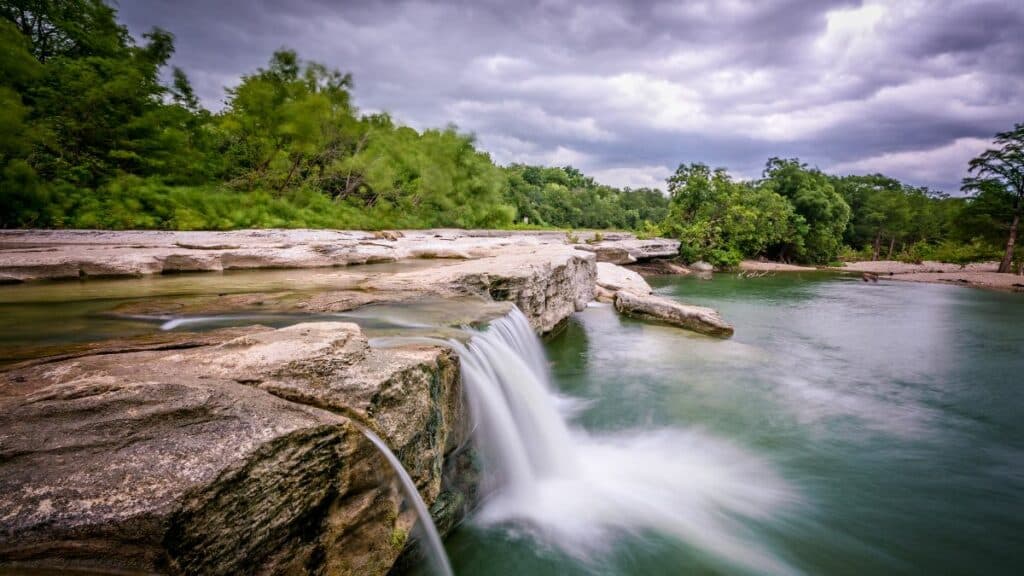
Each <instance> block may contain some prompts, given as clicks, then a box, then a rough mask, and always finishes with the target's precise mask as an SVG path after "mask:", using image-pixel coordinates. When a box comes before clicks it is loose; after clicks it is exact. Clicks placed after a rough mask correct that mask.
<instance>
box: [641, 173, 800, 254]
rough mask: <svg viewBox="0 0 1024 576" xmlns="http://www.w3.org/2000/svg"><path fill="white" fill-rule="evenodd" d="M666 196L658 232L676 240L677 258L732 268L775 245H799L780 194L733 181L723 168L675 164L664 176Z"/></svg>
mask: <svg viewBox="0 0 1024 576" xmlns="http://www.w3.org/2000/svg"><path fill="white" fill-rule="evenodd" d="M667 182H668V191H669V194H670V197H671V200H670V204H669V210H668V216H667V217H666V219H665V221H664V222H663V223H662V225H661V230H662V231H663V232H664V233H666V234H669V235H671V236H673V237H675V238H678V239H679V240H680V242H681V245H680V256H681V257H682V258H683V259H684V260H686V261H688V262H693V261H697V260H706V261H708V262H710V263H712V264H715V265H717V266H733V265H735V264H738V263H739V261H740V260H741V259H743V258H744V257H752V256H758V255H761V254H762V253H763V252H764V251H765V250H766V249H768V247H770V246H772V245H777V244H781V243H788V242H792V243H795V244H799V238H798V237H797V231H798V228H797V224H798V223H799V222H800V218H799V217H798V216H797V215H796V214H795V213H794V211H793V207H792V205H791V204H790V203H789V202H788V201H787V200H786V199H785V198H783V197H782V196H780V195H778V194H776V193H775V192H773V191H771V190H768V189H766V188H759V187H755V186H752V185H750V184H748V183H745V182H734V181H733V180H732V178H730V177H729V175H728V173H726V171H725V169H722V168H718V169H716V170H712V169H710V168H709V167H708V166H707V165H705V164H700V163H694V164H681V165H680V166H679V167H678V168H677V169H676V171H675V173H674V174H672V176H670V177H669V178H668V181H667Z"/></svg>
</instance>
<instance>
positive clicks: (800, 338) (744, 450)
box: [424, 273, 1024, 576]
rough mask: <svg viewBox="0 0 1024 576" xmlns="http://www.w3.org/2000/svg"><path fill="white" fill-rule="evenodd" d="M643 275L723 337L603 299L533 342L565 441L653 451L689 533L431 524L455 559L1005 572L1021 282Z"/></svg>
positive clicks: (1020, 401)
mask: <svg viewBox="0 0 1024 576" xmlns="http://www.w3.org/2000/svg"><path fill="white" fill-rule="evenodd" d="M651 284H652V285H653V286H654V287H655V289H656V291H657V292H658V293H659V294H661V295H664V296H668V297H671V298H677V299H679V300H682V301H686V302H691V303H696V304H704V305H708V306H713V307H715V308H717V309H718V310H719V311H720V312H721V313H722V314H723V316H724V317H725V318H726V319H728V320H729V321H730V322H732V323H733V324H734V325H735V327H736V335H735V337H734V338H732V339H730V340H715V339H711V338H706V337H701V336H698V335H693V334H690V333H687V332H684V331H680V330H676V329H673V328H670V327H665V326H657V325H652V324H645V323H641V322H636V321H632V320H629V319H625V318H622V317H620V316H618V315H617V314H616V313H615V312H614V310H613V309H612V308H611V307H609V306H607V305H596V306H592V307H590V308H588V309H587V310H586V311H584V312H581V313H579V314H577V315H575V316H574V317H573V319H572V320H571V321H570V323H569V325H568V326H567V328H566V329H565V330H564V331H563V332H561V333H560V334H558V335H557V336H556V337H554V338H552V339H550V340H549V341H548V342H547V343H546V346H545V347H546V351H547V354H548V357H549V360H550V362H551V367H552V372H553V378H554V383H555V385H556V387H557V388H558V392H559V393H560V394H561V395H563V396H565V397H567V398H569V399H571V400H572V401H571V402H570V404H571V405H572V406H574V412H573V413H574V415H573V416H572V417H571V419H570V422H571V427H572V428H573V429H574V430H575V433H576V434H577V437H579V438H582V437H584V436H583V435H585V437H586V438H588V439H597V440H595V442H596V441H600V442H601V443H603V444H602V445H605V446H614V445H618V446H620V447H621V446H640V447H643V446H648V447H649V446H652V445H653V446H655V447H656V449H657V452H654V453H655V454H657V455H658V458H660V461H659V460H658V459H655V460H653V461H652V460H651V459H647V460H644V459H642V458H637V459H634V460H626V461H627V462H635V465H636V466H647V467H650V468H651V469H652V470H651V475H654V476H657V479H658V482H659V483H660V484H659V486H660V487H662V488H664V487H666V486H668V487H672V486H676V487H677V492H676V493H673V492H672V491H671V490H669V491H668V492H664V494H666V508H665V509H666V511H672V513H675V514H678V515H679V516H684V517H683V518H677V519H676V520H677V521H679V522H680V523H683V524H685V523H687V522H689V523H690V524H691V528H692V531H690V532H686V531H683V532H681V533H673V534H668V533H665V532H661V531H659V530H658V529H657V528H656V527H655V528H645V527H644V526H643V524H642V523H640V524H630V523H616V522H614V521H611V522H609V525H610V526H613V528H612V529H611V531H610V533H609V531H600V532H599V534H600V539H601V541H600V542H597V543H594V545H593V546H585V547H582V548H581V547H579V546H578V545H577V544H578V543H575V542H574V543H573V545H571V546H570V545H566V541H565V540H566V539H565V538H564V535H556V534H552V533H549V532H545V531H544V530H538V529H537V528H536V527H535V526H531V525H529V524H528V523H525V522H504V523H498V524H494V523H490V522H486V523H485V522H481V521H480V520H479V519H476V520H474V519H471V520H470V521H469V522H467V523H465V524H464V525H463V526H462V527H461V528H459V529H458V530H457V531H456V532H455V533H454V534H452V535H451V536H449V538H448V539H447V540H446V547H447V549H448V552H449V554H450V556H451V559H452V564H453V567H454V569H455V573H456V574H459V575H460V576H461V575H467V576H468V575H506V574H507V575H513V574H515V575H519V574H534V575H548V574H550V575H556V574H557V575H563V574H568V575H577V574H578V575H605V574H607V575H612V574H623V575H651V574H761V573H764V574H768V573H783V574H784V573H788V574H850V575H854V574H856V575H863V574H1018V573H1020V569H1021V566H1022V565H1024V328H1022V327H1024V299H1022V298H1021V297H1020V296H1019V295H1014V294H1001V293H994V292H984V291H979V290H969V289H963V288H958V287H949V286H939V285H927V284H909V283H898V282H884V281H883V282H880V283H878V284H864V283H862V282H861V281H860V280H859V279H851V278H846V277H841V276H835V275H829V274H819V273H814V274H788V275H777V276H773V277H765V278H756V279H741V278H736V277H733V276H729V275H716V276H715V279H714V280H711V281H705V280H698V279H690V278H680V277H664V278H654V279H651ZM581 453H582V454H587V455H588V457H590V458H600V457H601V454H602V453H601V452H600V451H593V450H590V451H581ZM616 462H618V461H615V462H612V464H613V465H614V466H617V465H618V464H617V463H616ZM586 464H587V465H588V469H589V468H591V466H590V465H591V464H594V463H591V462H588V463H586ZM597 464H598V465H596V466H592V468H593V469H594V470H595V471H596V472H595V474H605V473H607V474H617V473H619V472H620V471H618V470H615V469H614V466H612V467H609V466H607V465H606V466H604V468H602V466H601V465H600V464H601V463H597ZM606 464H607V463H606ZM635 472H636V471H631V473H634V475H635ZM591 480H592V481H593V482H594V484H595V485H599V484H601V483H602V482H603V479H601V478H597V477H593V478H591ZM716 486H717V487H719V488H720V489H716ZM639 488H640V487H638V489H639ZM769 491H770V492H769ZM626 492H627V494H626V496H628V490H627V491H626ZM769 493H770V494H771V495H773V496H772V498H771V503H772V505H771V506H765V501H764V499H763V498H762V496H763V495H765V494H769ZM780 495H782V496H781V497H779V496H780ZM638 496H639V495H638ZM677 496H678V498H677ZM678 499H682V500H683V501H684V502H685V506H679V502H677V501H676V500H678ZM668 500H673V502H672V505H671V506H669V502H668ZM591 504H592V507H593V508H594V509H595V510H600V509H601V508H602V506H603V504H604V503H603V502H600V501H595V502H592V503H591ZM570 510H571V508H570ZM554 513H557V512H554ZM575 513H579V510H576V512H575ZM587 513H589V511H587ZM595 517H596V518H600V516H597V515H595ZM576 520H579V519H576ZM604 520H608V519H607V518H604ZM555 523H556V524H557V521H556V522H555ZM577 524H578V522H577ZM615 526H618V527H619V528H617V529H616V528H614V527H615ZM655 526H656V524H655ZM574 529H575V530H577V531H581V530H583V529H582V528H580V527H578V526H575V527H574ZM583 533H586V532H585V530H583ZM687 534H689V536H688V535H687ZM723 542H725V543H729V544H731V547H730V546H723V545H720V544H722V543H723ZM741 557H742V558H741ZM424 573H426V571H424Z"/></svg>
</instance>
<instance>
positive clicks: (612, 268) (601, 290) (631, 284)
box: [594, 262, 652, 302]
mask: <svg viewBox="0 0 1024 576" xmlns="http://www.w3.org/2000/svg"><path fill="white" fill-rule="evenodd" d="M620 290H626V291H629V292H633V293H634V294H638V295H646V294H650V293H651V292H652V290H651V286H650V284H648V283H647V281H646V280H644V278H643V276H641V275H639V274H637V273H636V272H634V271H632V270H630V269H628V268H623V267H622V266H617V265H615V264H611V263H608V262H598V263H597V283H596V287H595V291H594V297H595V298H596V299H598V300H600V301H602V302H611V301H612V300H614V298H615V293H616V292H618V291H620Z"/></svg>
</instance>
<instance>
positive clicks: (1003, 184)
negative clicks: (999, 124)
mask: <svg viewBox="0 0 1024 576" xmlns="http://www.w3.org/2000/svg"><path fill="white" fill-rule="evenodd" d="M994 143H995V144H996V148H990V149H988V150H986V151H985V152H983V153H981V155H979V156H978V157H977V158H975V159H973V160H971V163H970V167H969V171H970V174H971V176H969V177H968V178H965V179H964V183H963V189H964V190H966V191H970V192H976V193H977V197H978V198H979V199H980V200H981V201H982V202H983V203H984V205H987V206H993V207H1000V205H1009V210H1006V212H1004V213H1003V214H1002V216H1003V219H1002V221H1003V222H1009V225H1008V226H1007V240H1006V248H1005V250H1004V251H1003V258H1002V262H1001V263H1000V264H999V271H1000V272H1009V271H1010V266H1011V265H1012V263H1013V258H1014V257H1013V250H1014V245H1015V244H1016V243H1017V228H1018V226H1019V225H1020V217H1021V212H1022V211H1024V124H1017V125H1016V126H1014V127H1013V130H1009V131H1006V132H1000V133H999V134H996V137H995V140H994ZM999 210H1000V212H1003V209H1002V208H999ZM1007 216H1009V218H1008V219H1007ZM997 218H998V217H997Z"/></svg>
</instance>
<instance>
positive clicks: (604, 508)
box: [449, 309, 794, 574]
mask: <svg viewBox="0 0 1024 576" xmlns="http://www.w3.org/2000/svg"><path fill="white" fill-rule="evenodd" d="M449 344H450V345H451V346H452V347H453V348H454V349H455V350H456V351H457V352H458V354H459V357H460V360H461V366H462V375H463V382H464V386H465V389H466V393H467V396H468V399H469V402H470V410H471V413H472V415H473V418H474V425H475V440H476V443H477V447H478V450H479V451H480V453H481V456H482V459H483V464H484V470H483V472H484V486H483V493H484V495H485V501H484V504H483V506H482V508H481V510H480V511H479V512H478V513H477V515H476V517H475V520H476V521H477V522H478V523H480V524H483V525H490V526H500V525H515V526H516V527H517V528H522V527H525V528H527V529H529V530H531V531H532V532H533V533H535V534H536V536H537V537H538V538H540V539H543V540H544V541H546V542H548V543H551V544H554V545H557V546H559V547H560V548H562V549H563V550H565V551H566V552H568V553H570V554H573V555H576V556H579V557H581V558H583V559H586V558H589V557H591V556H592V555H593V553H595V552H598V551H600V550H601V549H602V547H603V546H604V544H606V543H610V541H611V540H612V537H613V536H614V535H615V534H622V533H639V532H644V531H654V532H658V533H662V534H667V535H671V536H673V537H675V538H678V539H679V540H681V541H683V542H684V543H685V544H686V545H689V546H692V547H694V548H696V549H698V550H701V551H703V552H704V553H708V554H710V555H711V556H713V557H716V558H718V559H719V560H720V561H722V562H724V563H726V564H728V565H730V566H732V567H733V568H739V569H741V570H748V571H751V572H756V573H760V574H766V573H773V574H791V573H794V570H793V569H791V567H790V566H789V565H787V564H786V563H785V562H783V561H781V560H779V559H778V558H776V557H774V556H773V555H772V554H770V553H769V552H767V551H766V550H764V549H763V548H761V547H760V546H759V545H758V544H757V543H755V542H754V541H753V539H752V538H751V537H749V531H748V530H747V529H746V527H745V522H746V521H757V520H763V519H765V518H767V517H768V516H769V515H770V514H774V513H775V512H776V511H778V509H779V508H780V507H782V506H784V505H786V504H790V503H792V502H793V501H794V497H793V493H792V492H791V491H790V490H789V489H788V488H787V486H786V485H785V484H784V483H783V482H782V481H781V480H780V479H779V478H778V477H777V475H775V474H774V472H773V471H772V470H771V468H770V467H768V466H767V465H766V464H765V463H763V462H761V461H760V460H758V459H757V458H755V457H753V456H751V455H750V454H747V453H745V452H744V451H742V450H740V449H738V448H735V447H733V446H730V445H729V444H726V443H724V442H721V441H718V440H716V439H714V438H713V437H710V436H708V435H706V434H703V433H701V432H697V431H684V430H657V431H651V430H645V431H640V432H635V433H619V434H616V435H615V436H613V437H597V436H594V435H591V434H589V433H587V432H586V431H584V430H579V429H573V428H571V427H570V425H569V424H568V423H567V421H566V418H565V416H563V414H561V413H560V412H559V410H558V406H559V402H558V397H557V396H556V395H555V394H554V392H553V390H552V387H551V385H550V384H549V376H548V366H547V362H546V359H545V355H544V351H543V349H542V348H541V344H540V341H539V339H538V338H537V336H536V335H535V334H534V333H533V330H532V329H531V328H530V325H529V322H528V321H527V319H526V317H525V316H524V315H523V314H522V312H520V311H519V310H518V309H514V310H513V311H512V312H511V313H510V314H509V315H507V316H505V317H503V318H500V319H498V320H496V321H494V322H492V323H491V325H490V327H489V328H488V329H487V330H483V331H474V332H473V334H472V337H471V338H470V340H469V343H468V344H462V343H460V342H449Z"/></svg>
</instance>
